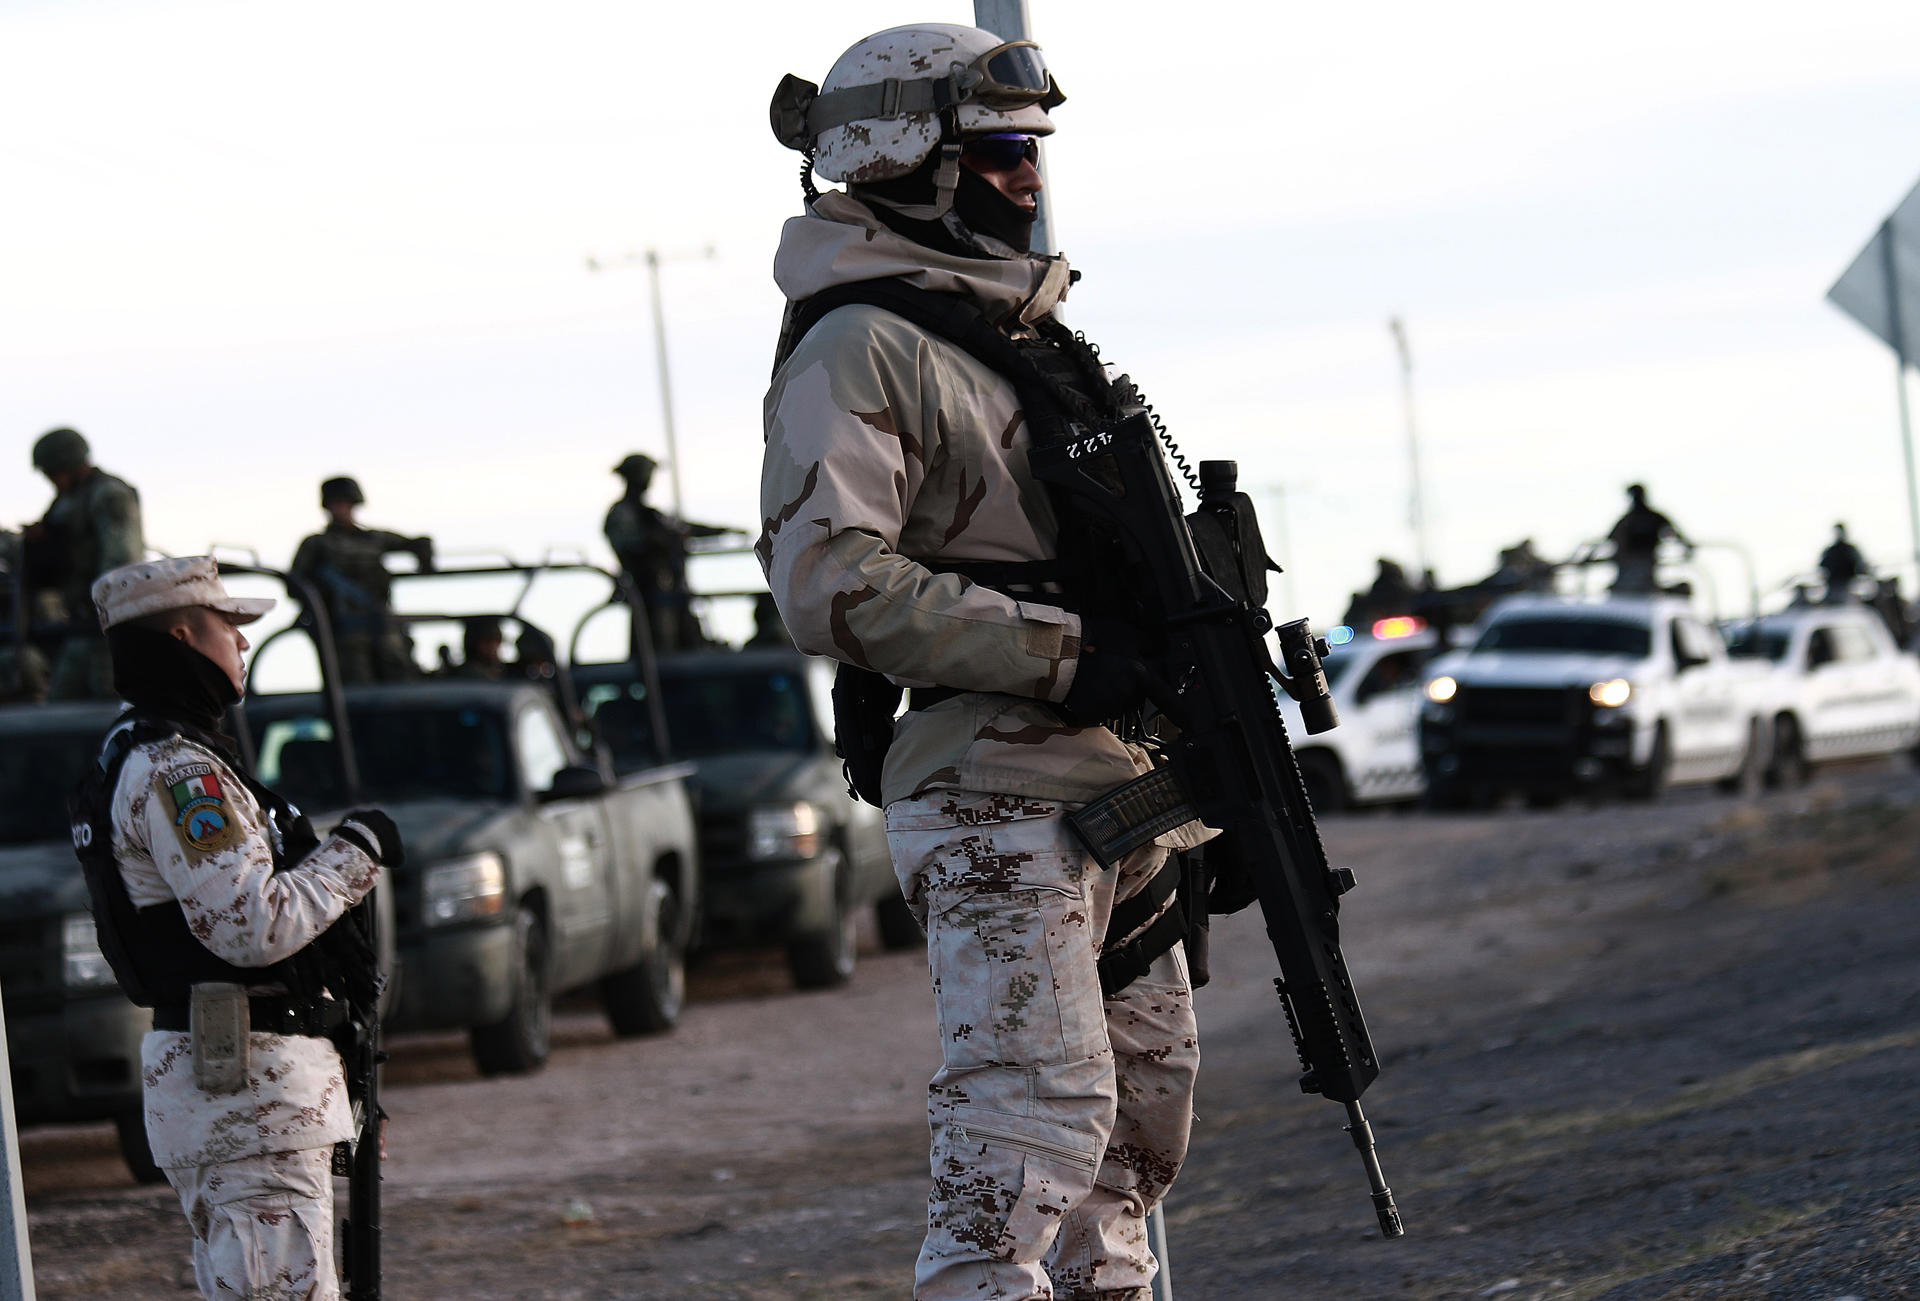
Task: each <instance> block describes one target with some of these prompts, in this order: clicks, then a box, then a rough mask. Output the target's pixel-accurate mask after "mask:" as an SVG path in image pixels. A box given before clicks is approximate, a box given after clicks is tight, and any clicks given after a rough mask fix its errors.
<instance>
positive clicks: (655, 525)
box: [604, 452, 737, 650]
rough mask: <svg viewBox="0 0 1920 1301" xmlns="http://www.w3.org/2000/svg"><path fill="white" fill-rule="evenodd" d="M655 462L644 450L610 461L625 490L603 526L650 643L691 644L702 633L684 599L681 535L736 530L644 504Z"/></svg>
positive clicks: (697, 643)
mask: <svg viewBox="0 0 1920 1301" xmlns="http://www.w3.org/2000/svg"><path fill="white" fill-rule="evenodd" d="M659 465H660V463H659V462H658V461H656V460H654V459H653V458H652V457H651V456H648V455H647V454H646V453H644V452H635V453H633V454H632V455H630V456H628V457H626V458H625V459H624V460H622V461H621V462H620V464H618V465H616V466H614V467H613V472H614V473H615V474H617V475H619V476H620V477H621V478H623V479H625V480H626V481H627V491H626V495H625V496H623V497H621V498H620V500H619V501H616V502H615V503H613V507H612V508H611V509H610V510H608V511H607V522H606V525H605V528H604V531H605V533H606V535H607V543H608V545H610V546H611V547H612V548H613V554H614V555H616V556H618V557H619V559H620V567H621V568H622V569H624V570H625V571H626V572H627V576H628V577H629V578H631V579H632V580H633V585H634V588H635V590H637V591H638V592H639V593H640V602H641V604H642V605H643V606H645V607H646V611H647V622H648V624H649V625H650V626H651V629H652V632H653V644H654V647H655V648H656V649H658V650H693V649H696V648H698V647H699V646H701V645H703V644H704V643H705V642H706V637H705V635H704V634H703V633H702V632H701V630H700V624H699V621H698V620H697V619H695V618H694V616H693V611H692V609H691V608H690V607H689V605H688V592H687V539H688V538H690V537H694V538H717V537H722V536H724V535H726V534H728V533H733V532H736V531H737V530H735V529H726V528H720V527H718V526H716V525H712V524H690V523H688V522H687V521H685V520H676V519H675V518H673V516H671V515H668V514H666V513H665V512H664V511H659V510H656V509H654V508H653V507H652V506H649V505H647V501H646V497H647V489H648V488H650V487H652V486H653V472H654V470H656V469H658V468H659Z"/></svg>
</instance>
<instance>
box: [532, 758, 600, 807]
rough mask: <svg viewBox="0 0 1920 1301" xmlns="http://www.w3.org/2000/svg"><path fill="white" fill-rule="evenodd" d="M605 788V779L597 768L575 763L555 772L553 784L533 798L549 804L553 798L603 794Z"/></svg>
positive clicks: (575, 797) (581, 797) (566, 798)
mask: <svg viewBox="0 0 1920 1301" xmlns="http://www.w3.org/2000/svg"><path fill="white" fill-rule="evenodd" d="M606 790H607V779H606V778H605V777H602V776H601V775H600V770H599V769H598V768H590V767H588V766H587V765H585V764H576V765H574V766H573V767H570V768H562V769H561V770H560V771H559V772H557V773H555V774H554V775H553V785H551V786H549V787H547V789H545V790H543V791H541V792H539V794H537V795H536V796H535V797H534V798H535V799H537V800H539V801H540V802H541V803H542V804H550V803H552V802H553V801H554V800H585V799H592V798H593V797H594V796H596V795H604V794H605V793H606Z"/></svg>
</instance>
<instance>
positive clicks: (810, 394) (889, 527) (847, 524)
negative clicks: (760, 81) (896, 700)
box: [756, 194, 1149, 803]
mask: <svg viewBox="0 0 1920 1301" xmlns="http://www.w3.org/2000/svg"><path fill="white" fill-rule="evenodd" d="M881 277H898V278H900V279H902V280H905V281H906V282H907V283H909V284H913V285H916V286H918V287H920V288H924V289H932V290H937V291H945V292H959V293H965V294H968V295H970V296H971V297H973V298H974V299H975V300H976V301H977V302H978V303H980V304H981V305H982V306H983V307H984V308H985V309H986V311H987V314H988V316H989V317H990V318H991V319H997V320H1002V321H1004V322H1006V323H1007V327H1008V328H1011V329H1020V328H1023V326H1022V323H1023V322H1032V321H1035V320H1038V319H1040V318H1041V317H1042V316H1044V315H1045V314H1046V313H1048V312H1050V311H1051V310H1052V309H1053V307H1054V306H1055V304H1056V303H1057V302H1058V301H1059V299H1060V297H1061V296H1062V295H1063V293H1064V292H1065V288H1066V284H1067V278H1068V277H1067V269H1066V264H1065V262H1064V261H1063V260H1061V259H1059V258H1052V259H1043V258H1034V259H1028V260H1022V261H1011V260H1009V261H999V260H991V259H974V258H960V257H951V256H948V255H946V254H943V253H939V252H937V251H934V250H931V249H927V248H924V247H922V246H920V245H918V244H915V243H913V242H911V241H909V240H907V239H904V238H902V237H900V236H898V235H895V234H893V233H892V232H890V231H888V230H887V229H886V228H885V227H884V226H882V225H881V224H880V222H879V221H878V220H877V219H875V218H874V216H873V215H872V213H871V212H870V211H869V210H868V209H867V208H865V207H864V206H862V205H861V204H859V203H857V202H855V201H854V200H853V199H851V198H849V197H847V196H846V195H844V194H828V195H824V196H822V197H821V198H820V199H819V200H818V201H816V202H815V203H814V204H812V205H811V206H810V208H809V210H808V213H807V214H806V215H805V216H800V217H795V218H793V219H792V220H791V221H789V222H788V223H787V225H786V229H785V230H784V232H783V233H782V236H781V242H780V251H779V253H778V254H777V255H776V257H775V260H774V279H775V280H776V281H777V282H778V283H779V285H780V288H781V289H782V291H783V292H784V293H785V294H786V296H787V298H788V299H789V300H790V301H793V302H798V301H800V300H802V299H805V298H807V297H809V296H811V295H813V294H815V293H818V292H820V291H821V290H823V289H827V288H830V287H832V286H834V285H839V284H844V283H848V282H850V281H857V280H871V279H877V278H881ZM765 414H766V435H767V445H766V458H765V463H764V466H763V469H762V475H761V483H760V503H761V514H762V516H763V520H762V531H761V535H760V540H759V543H758V545H757V548H756V550H757V551H758V554H759V557H760V564H761V567H762V568H763V569H764V570H765V571H766V574H767V582H768V585H769V587H770V588H771V589H772V592H773V595H774V599H775V600H776V602H777V603H778V604H779V607H780V615H781V617H782V618H783V619H784V620H785V621H786V623H787V626H788V628H789V629H790V630H791V631H792V633H793V638H794V642H795V644H796V645H798V646H799V647H800V648H801V649H802V650H807V651H812V652H814V653H817V654H823V655H830V656H832V657H833V658H835V659H838V660H842V661H844V662H846V663H849V664H856V665H860V666H861V667H864V668H872V669H875V670H878V671H879V672H881V673H884V674H886V675H887V676H888V677H889V678H891V679H893V680H894V681H895V682H898V683H901V684H903V685H907V686H915V685H919V686H945V687H958V688H961V689H962V690H963V691H964V692H965V693H966V694H963V695H960V696H957V697H955V698H953V699H950V700H947V701H945V702H943V703H941V704H938V705H935V706H934V707H932V708H931V709H926V710H921V711H915V712H913V713H910V714H908V715H907V716H906V717H905V719H903V720H902V722H901V724H900V726H899V728H898V731H897V734H896V736H895V739H894V742H893V746H892V748H891V749H890V750H889V751H888V754H887V764H886V771H885V775H884V778H883V781H882V787H883V795H884V797H885V799H886V801H887V802H889V803H890V802H892V801H894V800H898V799H905V798H909V797H912V796H916V795H919V794H922V793H924V792H926V791H929V790H933V789H936V788H952V789H960V790H973V791H983V792H993V793H1005V794H1013V795H1031V796H1036V797H1039V798H1044V799H1057V800H1067V801H1084V800H1087V799H1090V798H1092V797H1094V796H1096V795H1099V794H1101V793H1102V792H1105V791H1107V790H1110V789H1112V788H1113V787H1115V786H1117V785H1119V784H1121V783H1122V782H1125V781H1127V780H1128V779H1130V778H1131V777H1133V776H1135V775H1137V774H1138V773H1140V772H1144V771H1146V770H1147V768H1148V766H1149V764H1148V761H1147V759H1146V758H1145V756H1144V754H1143V753H1142V752H1141V751H1139V750H1138V749H1137V748H1136V747H1132V746H1128V745H1126V744H1123V743H1122V742H1121V741H1120V740H1119V738H1118V737H1116V736H1115V735H1114V734H1113V733H1112V732H1111V731H1109V730H1107V729H1105V728H1100V727H1091V728H1076V727H1070V726H1068V725H1066V724H1065V723H1063V722H1062V721H1061V720H1060V718H1059V716H1058V715H1057V714H1055V713H1054V711H1053V710H1051V709H1049V708H1048V707H1047V706H1046V705H1045V704H1044V703H1042V702H1044V701H1058V700H1060V699H1062V698H1064V697H1065V695H1066V693H1067V691H1068V689H1069V688H1070V687H1071V686H1072V685H1073V673H1074V667H1075V663H1076V660H1077V656H1078V654H1079V645H1080V620H1079V617H1078V616H1077V615H1073V614H1069V613H1067V612H1066V611H1064V610H1061V609H1060V608H1058V607H1056V606H1050V605H1044V604H1040V603H1038V602H1035V601H1030V600H1016V599H1014V598H1012V597H1009V596H1005V595H1002V594H1000V593H998V592H994V591H991V590H989V589H987V588H984V587H980V586H977V585H975V584H973V583H971V582H969V581H968V580H966V579H964V578H962V577H960V576H958V575H956V574H941V573H936V572H934V571H933V570H932V569H930V568H928V565H927V563H926V562H937V561H948V562H952V561H963V560H970V561H1030V560H1048V559H1052V558H1053V557H1054V555H1055V539H1056V527H1057V526H1056V523H1055V519H1054V514H1053V509H1052V506H1051V504H1050V502H1049V501H1048V498H1047V495H1046V492H1045V490H1044V489H1043V488H1041V487H1040V485H1038V484H1037V483H1036V482H1035V481H1034V479H1033V477H1032V475H1031V473H1030V472H1029V470H1028V468H1027V437H1028V435H1027V429H1026V424H1025V421H1024V420H1023V418H1022V415H1021V411H1020V404H1019V400H1018V398H1017V397H1016V396H1015V394H1014V390H1013V387H1012V386H1011V385H1010V384H1009V383H1007V381H1006V380H1004V379H1003V378H1001V377H1000V376H999V375H997V374H995V373H994V372H993V371H991V370H989V369H987V368H986V367H985V366H983V365H981V364H980V363H979V362H977V361H975V360H974V359H973V358H972V357H971V356H969V355H968V354H967V353H965V352H963V351H961V350H960V349H959V348H957V347H955V346H954V345H952V344H950V343H948V342H946V341H945V340H943V339H939V338H935V337H933V336H931V335H929V334H927V333H926V332H925V331H923V330H921V329H920V328H919V327H917V326H914V325H911V324H909V323H908V322H907V321H905V320H902V319H901V318H900V317H897V316H895V315H893V314H892V313H889V312H886V311H882V310H880V309H879V308H875V307H869V306H865V305H855V306H848V307H842V308H839V309H837V310H835V311H833V312H830V313H829V314H827V315H826V316H825V317H823V318H822V319H821V321H820V323H819V324H818V325H816V326H815V327H814V328H813V329H812V330H811V331H810V332H809V333H808V334H807V336H806V337H805V338H804V339H803V340H801V341H800V343H799V344H798V346H797V347H796V348H795V349H794V350H793V352H792V354H791V355H790V356H789V357H788V358H787V359H786V361H785V363H784V364H783V365H782V366H781V367H780V369H779V371H778V372H777V373H776V374H775V375H774V379H773V387H772V388H771V389H770V390H769V391H768V393H767V398H766V409H765Z"/></svg>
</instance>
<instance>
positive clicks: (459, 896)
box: [247, 678, 700, 1074]
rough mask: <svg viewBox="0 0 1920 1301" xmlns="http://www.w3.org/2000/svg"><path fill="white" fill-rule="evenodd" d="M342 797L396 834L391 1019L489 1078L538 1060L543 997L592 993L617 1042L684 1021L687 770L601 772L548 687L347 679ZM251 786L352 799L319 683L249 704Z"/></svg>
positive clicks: (650, 767)
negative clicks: (460, 1054) (401, 851)
mask: <svg viewBox="0 0 1920 1301" xmlns="http://www.w3.org/2000/svg"><path fill="white" fill-rule="evenodd" d="M345 706H346V713H347V718H348V730H349V731H350V733H351V735H352V738H353V754H354V756H355V758H356V760H357V767H358V770H359V786H360V789H359V792H358V795H357V798H356V801H355V802H364V803H369V804H375V805H378V806H380V807H381V808H384V809H385V810H386V811H387V812H388V813H389V814H390V815H391V816H392V817H393V819H394V821H395V823H397V824H398V825H399V827H400V830H401V834H402V836H403V838H404V839H405V842H406V846H407V861H406V863H405V864H404V865H403V866H402V867H401V868H399V869H398V870H397V871H395V872H394V873H393V874H392V877H393V880H392V885H391V888H390V893H391V895H392V898H393V905H394V914H395V929H396V932H397V943H398V956H399V966H400V976H401V978H400V982H399V994H398V998H397V1000H396V1004H395V1006H394V1007H393V1008H392V1009H391V1010H390V1012H389V1013H388V1016H387V1018H386V1024H387V1025H388V1027H389V1028H391V1029H394V1030H424V1029H447V1028H462V1029H466V1030H467V1031H468V1033H469V1037H470V1039H471V1043H472V1049H473V1056H474V1060H475V1062H476V1063H477V1064H478V1066H479V1067H480V1069H481V1071H482V1072H483V1073H485V1074H500V1073H506V1072H525V1071H532V1070H536V1069H538V1068H539V1067H540V1066H542V1065H543V1064H544V1063H545V1062H546V1059H547V1055H548V1052H549V1049H550V1047H551V1040H552V1017H553V1013H552V1006H553V999H554V996H555V995H556V994H558V993H561V992H562V991H565V990H570V989H574V988H578V987H581V986H585V985H593V986H596V987H597V989H598V992H599V995H600V1000H601V1003H602V1005H603V1007H604V1008H605V1010H606V1013H607V1018H608V1020H609V1021H610V1022H611V1023H612V1025H613V1029H614V1032H615V1033H616V1034H620V1035H638V1034H649V1033H654V1032H657V1031H662V1030H666V1029H668V1028H670V1027H671V1026H672V1025H673V1024H674V1023H675V1021H677V1020H678V1019H679V1016H680V1011H681V1007H682V1004H683V1003H684V1001H685V996H686V974H685V952H686V946H687V942H688V939H689V936H690V934H691V928H692V925H693V918H694V916H695V914H696V910H697V908H698V906H699V898H700V896H699V890H700V877H699V871H698V860H697V857H696V852H695V842H694V826H693V813H692V806H691V804H690V803H689V799H688V792H687V785H686V778H687V776H688V774H689V773H690V772H691V771H692V769H691V766H690V765H687V764H681V763H673V762H664V761H662V760H661V759H660V757H659V756H658V755H657V754H655V755H652V756H650V757H649V758H648V759H647V760H646V761H643V762H639V763H636V764H634V765H632V766H631V770H630V771H628V772H626V773H624V774H620V775H617V776H616V775H615V773H614V772H613V771H612V770H611V768H610V767H609V766H608V765H607V764H606V763H605V762H604V761H603V759H602V757H601V756H599V755H597V754H596V753H594V752H591V751H586V750H583V749H582V748H581V746H580V743H579V738H578V737H577V736H576V734H575V732H574V729H573V728H572V727H571V726H570V725H569V724H568V722H567V720H566V718H565V716H564V714H563V711H562V709H561V707H560V704H559V701H558V698H557V696H556V693H555V692H554V691H553V690H552V689H550V686H549V685H546V684H538V683H534V682H528V681H485V680H478V679H473V680H467V679H431V678H430V679H423V680H420V681H417V682H410V683H403V684H392V685H370V686H359V687H350V688H347V690H346V692H345ZM247 720H248V726H249V728H250V729H251V731H252V733H253V739H254V745H255V748H256V751H257V754H258V759H257V764H256V767H257V771H258V772H259V775H260V777H261V779H262V780H263V781H265V782H267V783H268V784H269V785H271V786H273V787H275V788H276V789H278V790H279V791H281V792H282V793H283V794H285V795H286V796H287V797H288V798H289V799H291V800H293V801H294V802H295V803H297V804H300V805H302V806H303V807H308V808H324V809H337V808H342V807H346V805H347V799H346V793H345V792H342V791H341V790H339V789H338V788H337V782H338V780H339V777H338V774H339V773H340V771H341V768H340V765H339V764H338V762H337V760H336V758H335V756H334V754H333V745H334V740H333V736H334V733H333V727H332V725H331V723H330V722H329V721H328V716H327V713H326V711H325V710H324V708H323V706H322V700H321V697H320V696H318V695H316V694H304V693H295V694H283V695H272V696H262V697H257V698H255V699H253V700H252V701H250V702H249V704H248V707H247Z"/></svg>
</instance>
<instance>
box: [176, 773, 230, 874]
mask: <svg viewBox="0 0 1920 1301" xmlns="http://www.w3.org/2000/svg"><path fill="white" fill-rule="evenodd" d="M166 782H167V793H168V794H169V795H171V796H172V797H173V811H174V818H173V826H174V829H175V830H176V831H178V832H179V833H180V839H181V840H182V841H183V842H185V844H186V846H187V847H188V848H189V849H193V850H197V851H199V852H200V853H202V854H211V853H215V852H217V851H219V850H222V849H225V848H226V847H227V846H228V845H231V844H232V843H233V841H234V837H235V831H236V828H235V826H234V819H233V810H232V809H230V808H229V807H228V806H227V794H226V792H225V791H224V790H222V789H221V787H220V779H219V778H218V777H217V776H215V775H214V771H213V766H212V765H211V764H205V763H196V764H190V765H188V766H187V767H185V768H183V769H181V770H180V771H178V772H174V773H169V774H168V775H167V778H166Z"/></svg>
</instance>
